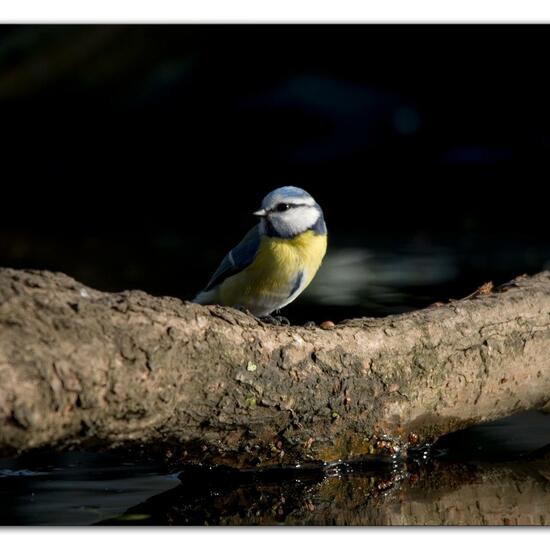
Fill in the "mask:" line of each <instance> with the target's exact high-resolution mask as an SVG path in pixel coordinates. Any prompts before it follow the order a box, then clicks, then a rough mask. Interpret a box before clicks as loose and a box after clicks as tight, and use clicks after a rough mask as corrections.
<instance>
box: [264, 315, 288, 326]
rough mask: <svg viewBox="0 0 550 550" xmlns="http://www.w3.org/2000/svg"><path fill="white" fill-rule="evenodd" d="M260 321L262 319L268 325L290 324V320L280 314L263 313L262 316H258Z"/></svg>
mask: <svg viewBox="0 0 550 550" xmlns="http://www.w3.org/2000/svg"><path fill="white" fill-rule="evenodd" d="M275 313H277V312H275ZM260 321H263V322H264V323H268V324H270V325H276V326H279V327H280V326H282V325H290V321H289V320H288V319H287V318H286V317H283V316H282V315H265V316H264V317H260Z"/></svg>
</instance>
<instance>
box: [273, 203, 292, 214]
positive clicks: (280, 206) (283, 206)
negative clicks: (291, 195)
mask: <svg viewBox="0 0 550 550" xmlns="http://www.w3.org/2000/svg"><path fill="white" fill-rule="evenodd" d="M289 208H290V204H287V203H285V202H281V203H280V204H278V205H277V206H276V207H275V210H277V212H284V211H285V210H288V209H289Z"/></svg>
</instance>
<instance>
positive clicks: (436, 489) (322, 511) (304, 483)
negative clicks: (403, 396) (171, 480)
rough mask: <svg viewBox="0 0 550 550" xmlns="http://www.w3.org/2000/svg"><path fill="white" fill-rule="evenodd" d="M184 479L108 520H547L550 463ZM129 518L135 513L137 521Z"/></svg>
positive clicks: (190, 475)
mask: <svg viewBox="0 0 550 550" xmlns="http://www.w3.org/2000/svg"><path fill="white" fill-rule="evenodd" d="M180 479H181V485H179V486H178V487H176V488H174V489H171V490H170V491H167V492H166V493H163V494H162V495H157V496H155V497H152V498H150V499H149V500H147V501H146V502H144V503H142V504H140V505H138V506H135V507H133V508H130V509H129V510H128V511H127V512H126V513H125V514H123V515H121V516H119V517H116V518H113V519H111V520H108V521H104V522H101V524H102V525H121V524H128V523H129V522H132V523H134V524H141V525H549V524H550V462H548V461H547V460H542V461H532V462H527V463H509V464H508V463H507V464H504V465H500V466H498V467H497V466H494V465H490V464H483V463H479V464H466V465H457V464H453V465H449V464H441V463H438V462H434V463H432V464H431V465H430V467H429V468H425V469H422V470H419V471H417V472H408V473H406V474H404V475H400V474H396V473H395V472H390V471H386V472H383V471H380V470H373V471H356V472H353V471H351V472H347V473H344V474H341V475H336V476H334V475H333V476H323V475H322V473H321V472H311V473H310V474H309V475H302V476H300V477H298V476H294V477H291V478H290V479H288V478H286V479H285V478H277V477H275V478H272V479H269V478H268V477H267V478H263V477H262V476H260V475H255V476H253V475H248V476H247V475H242V474H235V475H233V476H232V475H229V474H225V475H224V476H223V477H221V476H212V475H211V474H210V473H206V472H201V471H200V469H199V470H191V471H189V470H184V471H183V472H182V473H181V475H180ZM131 518H139V519H134V520H133V521H132V519H131Z"/></svg>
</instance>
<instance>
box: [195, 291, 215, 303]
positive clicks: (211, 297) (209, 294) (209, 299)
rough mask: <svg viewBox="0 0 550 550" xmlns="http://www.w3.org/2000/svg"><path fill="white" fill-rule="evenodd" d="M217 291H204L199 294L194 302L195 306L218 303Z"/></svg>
mask: <svg viewBox="0 0 550 550" xmlns="http://www.w3.org/2000/svg"><path fill="white" fill-rule="evenodd" d="M217 293H218V292H217V289H212V290H203V291H202V292H199V293H198V294H197V295H196V296H195V297H194V298H193V302H194V303H195V304H202V305H206V304H216V303H217Z"/></svg>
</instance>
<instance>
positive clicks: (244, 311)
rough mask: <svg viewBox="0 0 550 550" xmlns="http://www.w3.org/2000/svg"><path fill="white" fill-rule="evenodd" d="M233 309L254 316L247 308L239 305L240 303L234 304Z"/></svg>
mask: <svg viewBox="0 0 550 550" xmlns="http://www.w3.org/2000/svg"><path fill="white" fill-rule="evenodd" d="M234 308H235V309H238V310H239V311H241V312H242V313H246V314H247V315H251V316H252V317H254V315H252V313H251V312H250V310H249V309H247V308H245V307H244V306H241V305H236V306H234Z"/></svg>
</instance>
